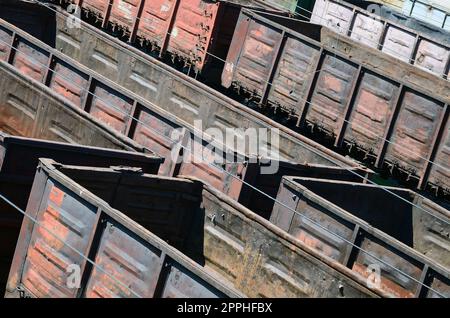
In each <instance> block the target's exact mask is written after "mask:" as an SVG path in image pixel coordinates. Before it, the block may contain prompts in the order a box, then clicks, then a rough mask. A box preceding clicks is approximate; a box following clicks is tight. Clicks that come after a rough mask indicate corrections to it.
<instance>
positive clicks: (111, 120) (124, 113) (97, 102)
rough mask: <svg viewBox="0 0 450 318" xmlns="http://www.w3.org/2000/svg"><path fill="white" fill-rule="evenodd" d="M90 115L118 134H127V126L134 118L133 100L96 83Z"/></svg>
mask: <svg viewBox="0 0 450 318" xmlns="http://www.w3.org/2000/svg"><path fill="white" fill-rule="evenodd" d="M88 107H89V113H90V114H92V115H93V116H94V117H95V118H97V119H98V120H100V121H101V122H104V123H106V124H107V125H108V126H110V127H112V128H114V129H115V130H117V131H118V132H120V133H122V134H124V133H126V130H127V126H128V124H129V122H130V121H131V118H130V117H131V116H133V113H132V112H133V100H132V99H131V98H129V97H127V96H125V95H123V94H122V93H120V92H118V91H116V90H114V89H112V88H110V87H109V86H106V85H105V84H102V83H96V84H95V86H94V88H93V89H92V100H91V103H90V105H89V106H88Z"/></svg>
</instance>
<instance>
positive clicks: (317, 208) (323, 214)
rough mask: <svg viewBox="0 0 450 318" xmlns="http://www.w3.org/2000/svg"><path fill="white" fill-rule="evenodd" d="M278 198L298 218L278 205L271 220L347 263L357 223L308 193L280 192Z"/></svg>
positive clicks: (308, 243)
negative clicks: (334, 211)
mask: <svg viewBox="0 0 450 318" xmlns="http://www.w3.org/2000/svg"><path fill="white" fill-rule="evenodd" d="M282 187H284V185H282ZM277 198H278V200H279V201H280V202H283V203H285V202H286V204H287V206H289V207H291V208H292V209H293V210H294V211H296V212H298V214H297V213H294V212H293V211H291V210H289V209H287V208H286V207H284V206H281V205H279V204H278V203H275V208H274V212H273V214H272V216H271V218H270V221H271V222H272V223H274V224H276V225H277V226H280V227H281V228H282V229H284V230H285V231H287V232H288V233H289V234H291V235H292V236H294V237H295V238H296V239H298V240H299V241H301V242H303V243H304V244H305V245H307V246H309V247H311V248H313V249H315V250H317V251H319V252H320V253H323V254H324V255H326V256H328V257H330V258H332V259H334V260H336V261H338V262H340V263H344V262H345V257H346V251H347V249H348V243H347V241H350V240H351V238H352V235H353V230H354V227H355V225H354V224H353V223H351V222H348V221H347V220H345V219H343V218H342V217H340V216H339V215H337V214H333V213H332V212H330V210H329V209H328V208H327V207H326V206H325V207H324V206H321V205H318V204H317V203H316V202H314V201H311V200H310V199H309V198H308V196H307V195H305V194H304V193H303V194H297V192H296V191H293V190H292V189H291V190H289V189H283V190H281V189H280V192H279V193H278V197H277ZM325 229H326V230H325Z"/></svg>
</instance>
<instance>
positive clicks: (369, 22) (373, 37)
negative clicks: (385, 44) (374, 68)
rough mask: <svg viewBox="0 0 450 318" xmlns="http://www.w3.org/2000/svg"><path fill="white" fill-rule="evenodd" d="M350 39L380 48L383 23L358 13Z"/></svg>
mask: <svg viewBox="0 0 450 318" xmlns="http://www.w3.org/2000/svg"><path fill="white" fill-rule="evenodd" d="M354 19H355V21H354V24H353V28H352V31H351V33H350V37H351V38H352V39H354V40H355V41H358V42H361V43H363V44H366V45H368V46H371V47H374V48H378V45H379V43H380V40H381V36H382V33H383V28H384V24H383V22H381V21H379V20H378V19H375V18H374V17H370V16H368V15H365V14H363V13H359V12H358V13H356V15H355V17H354Z"/></svg>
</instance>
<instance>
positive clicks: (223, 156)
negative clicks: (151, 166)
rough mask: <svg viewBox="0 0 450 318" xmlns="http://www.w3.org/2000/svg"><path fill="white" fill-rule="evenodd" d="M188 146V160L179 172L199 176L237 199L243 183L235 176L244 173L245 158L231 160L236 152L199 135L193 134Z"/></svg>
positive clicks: (183, 163) (184, 161)
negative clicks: (230, 151) (205, 139)
mask: <svg viewBox="0 0 450 318" xmlns="http://www.w3.org/2000/svg"><path fill="white" fill-rule="evenodd" d="M187 147H188V149H189V150H187V151H186V152H187V153H186V157H187V158H186V159H187V160H183V162H182V163H181V167H180V171H179V174H180V175H186V176H194V177H197V178H199V179H200V180H202V181H203V182H205V183H207V184H209V185H211V186H212V187H214V188H215V189H218V190H219V191H221V192H223V193H226V194H228V195H229V196H230V197H232V198H233V199H236V200H237V199H238V197H239V194H240V189H241V187H242V184H241V183H240V182H239V181H235V179H234V177H233V176H239V175H240V176H242V175H243V174H244V170H245V166H246V164H244V160H243V159H238V160H237V162H233V161H231V162H229V160H234V157H235V156H234V154H230V153H229V151H226V149H224V148H223V147H224V146H223V145H218V144H215V143H212V142H211V143H208V142H207V141H204V140H201V139H199V137H198V136H197V137H194V136H191V139H190V142H189V144H188V145H187ZM230 158H231V159H230Z"/></svg>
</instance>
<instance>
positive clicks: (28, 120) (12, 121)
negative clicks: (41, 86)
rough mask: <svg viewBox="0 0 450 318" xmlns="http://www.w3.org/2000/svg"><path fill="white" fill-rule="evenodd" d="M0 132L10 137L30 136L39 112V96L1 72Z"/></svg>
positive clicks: (27, 86)
mask: <svg viewBox="0 0 450 318" xmlns="http://www.w3.org/2000/svg"><path fill="white" fill-rule="evenodd" d="M2 73H3V74H2V76H1V77H0V78H1V80H2V82H3V83H2V90H1V91H0V98H1V102H0V113H1V116H0V130H2V131H3V132H6V133H8V134H11V135H17V136H32V134H33V131H34V125H35V123H36V121H37V117H38V113H39V112H40V109H39V103H40V99H41V98H40V96H39V94H38V93H37V92H35V90H34V89H33V88H32V87H30V86H29V85H28V84H27V83H24V82H22V81H17V80H14V77H13V76H11V75H10V76H8V75H7V74H6V72H5V71H3V70H2Z"/></svg>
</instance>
